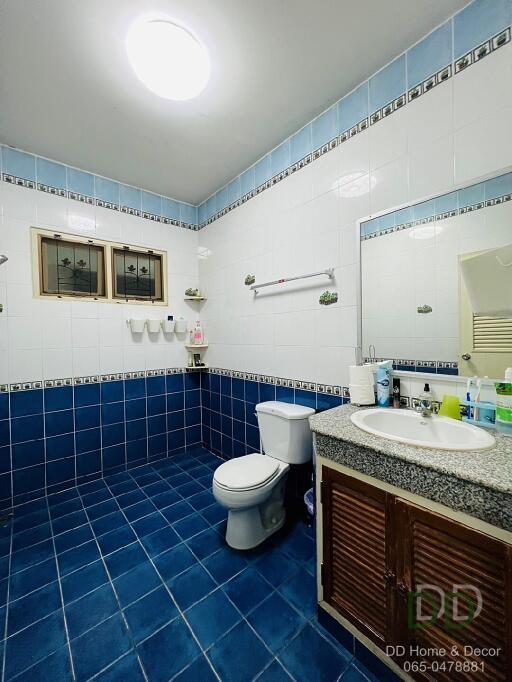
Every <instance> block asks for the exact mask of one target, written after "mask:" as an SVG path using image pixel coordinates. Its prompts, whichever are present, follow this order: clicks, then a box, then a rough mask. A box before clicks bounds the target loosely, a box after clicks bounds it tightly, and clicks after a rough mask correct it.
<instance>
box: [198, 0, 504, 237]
mask: <svg viewBox="0 0 512 682" xmlns="http://www.w3.org/2000/svg"><path fill="white" fill-rule="evenodd" d="M511 24H512V3H511V2H510V0H475V1H474V2H472V3H471V4H469V5H468V6H467V7H465V8H464V9H462V10H461V11H460V12H459V13H458V14H456V15H455V16H453V17H452V18H451V19H449V20H448V21H447V22H445V23H444V24H443V25H441V26H440V27H438V28H437V29H435V30H434V31H433V32H432V33H430V34H428V35H427V36H426V37H425V38H424V39H423V40H421V41H420V42H418V43H417V44H416V45H414V46H413V47H411V48H410V49H409V50H407V51H406V52H404V53H403V54H401V55H400V56H399V57H397V58H396V59H395V60H394V61H392V62H391V63H390V64H388V65H387V66H385V67H384V68H383V69H381V70H380V71H378V72H377V73H376V74H374V75H373V76H372V77H371V78H369V79H368V80H367V81H365V82H364V83H362V84H361V85H360V86H358V87H357V88H356V89H355V90H353V91H352V92H351V93H349V94H348V95H346V96H345V97H343V98H342V99H340V100H339V101H338V102H336V103H335V104H333V105H332V106H331V107H330V108H329V109H327V111H325V112H323V113H322V114H321V115H320V116H318V117H317V118H315V119H314V120H313V121H312V122H311V123H309V124H308V125H306V126H304V127H303V128H301V130H299V131H298V132H297V133H295V134H294V135H292V136H290V137H289V138H288V139H287V140H285V141H284V142H282V143H281V144H280V145H279V146H278V147H276V148H275V149H273V150H272V151H271V152H269V153H268V154H266V155H265V156H264V157H263V158H262V159H260V160H259V161H258V162H257V163H255V164H254V165H253V166H251V167H250V168H248V169H247V170H246V171H244V172H243V173H241V174H240V175H239V176H238V177H236V178H234V179H233V180H232V181H231V182H230V183H229V184H227V185H226V186H224V187H223V188H222V189H220V190H219V191H218V192H216V193H215V194H213V195H212V196H210V197H209V198H208V199H207V200H206V201H204V202H203V203H202V204H201V205H200V206H199V209H198V222H199V228H202V227H204V226H205V225H207V224H210V223H212V222H213V221H215V220H217V219H218V218H220V217H222V216H223V215H225V214H226V213H228V212H229V211H231V210H233V209H234V208H237V207H238V206H240V205H241V204H243V203H245V202H246V201H248V200H249V199H251V198H252V197H254V196H256V195H257V194H260V193H261V192H262V191H264V190H266V189H269V188H270V187H272V186H274V185H275V184H276V183H278V182H280V181H281V180H284V179H285V178H286V177H288V176H289V175H290V174H291V173H295V172H296V171H297V170H299V169H301V168H303V167H304V166H306V165H308V164H309V163H311V162H312V161H315V160H316V159H318V158H319V157H320V156H322V155H323V154H325V153H327V152H329V151H330V150H332V149H334V148H335V147H337V146H338V145H340V144H342V143H343V142H345V141H346V140H348V139H349V138H351V137H353V136H354V135H357V134H358V133H360V132H362V131H364V130H366V129H368V128H369V127H370V126H373V125H376V124H377V123H378V122H379V121H381V120H382V119H384V118H387V117H388V116H390V115H392V114H393V113H394V112H395V111H398V110H399V109H402V108H403V107H405V106H407V104H408V103H409V102H411V101H415V100H417V99H418V98H419V97H421V96H423V95H424V94H426V93H428V92H430V91H431V90H433V89H434V88H435V87H436V86H437V85H439V84H440V83H444V82H446V81H447V80H449V79H450V78H452V77H453V76H455V77H456V76H457V74H458V73H460V72H462V71H465V70H466V69H467V68H468V67H470V66H471V65H472V64H474V63H476V62H477V61H479V60H481V59H483V58H485V57H487V56H488V55H489V54H491V53H492V52H494V51H496V50H498V49H499V48H500V47H503V46H504V45H506V44H507V43H509V42H510V38H511ZM504 87H506V85H505V84H504Z"/></svg>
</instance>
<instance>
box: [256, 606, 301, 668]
mask: <svg viewBox="0 0 512 682" xmlns="http://www.w3.org/2000/svg"><path fill="white" fill-rule="evenodd" d="M247 620H248V621H249V623H250V624H251V625H252V627H253V628H254V629H255V630H256V632H257V633H258V634H259V636H260V637H261V638H262V639H263V641H264V642H265V644H266V645H267V646H268V648H269V649H271V650H272V651H273V652H274V654H277V653H278V651H280V650H281V649H282V648H283V647H284V646H285V645H286V644H287V643H288V642H289V641H290V640H291V639H292V638H293V636H294V635H295V634H297V632H298V631H299V630H300V628H301V627H302V626H303V625H304V624H305V620H304V618H303V617H302V616H301V615H300V614H299V613H297V611H295V609H293V608H292V607H291V606H289V605H288V604H287V603H286V602H285V601H284V599H283V598H282V597H281V596H279V594H277V592H273V593H272V594H271V595H270V597H268V598H267V599H265V601H263V602H262V603H261V604H260V605H259V606H258V607H256V608H255V609H254V611H252V612H251V613H250V614H249V616H248V617H247Z"/></svg>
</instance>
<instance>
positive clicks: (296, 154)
mask: <svg viewBox="0 0 512 682" xmlns="http://www.w3.org/2000/svg"><path fill="white" fill-rule="evenodd" d="M312 145H313V143H312V140H311V124H308V125H307V126H304V128H301V130H299V131H298V132H297V133H295V135H292V137H291V138H290V163H297V161H300V160H301V159H303V158H304V157H305V156H307V155H308V154H311V152H312V151H313V147H312Z"/></svg>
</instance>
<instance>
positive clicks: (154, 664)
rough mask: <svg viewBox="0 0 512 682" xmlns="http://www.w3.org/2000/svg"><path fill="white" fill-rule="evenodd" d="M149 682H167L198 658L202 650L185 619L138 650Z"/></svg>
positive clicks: (157, 634)
mask: <svg viewBox="0 0 512 682" xmlns="http://www.w3.org/2000/svg"><path fill="white" fill-rule="evenodd" d="M138 652H139V655H140V658H141V660H142V665H143V666H144V670H145V671H146V675H147V677H148V680H149V682H168V680H169V679H171V678H172V677H173V676H174V675H176V674H177V673H179V672H180V671H181V670H183V669H184V668H186V667H187V665H188V664H190V663H191V662H192V660H193V659H194V658H196V657H197V656H198V655H199V653H200V649H199V647H198V645H197V643H196V641H195V640H194V638H193V637H192V634H191V632H190V630H189V629H188V627H187V626H186V625H185V622H184V621H183V618H176V619H175V620H173V621H172V622H171V623H169V624H168V625H166V626H165V627H164V628H162V629H161V630H159V631H158V632H156V633H155V634H154V635H153V636H152V637H149V639H146V640H145V641H144V642H142V644H140V645H139V647H138Z"/></svg>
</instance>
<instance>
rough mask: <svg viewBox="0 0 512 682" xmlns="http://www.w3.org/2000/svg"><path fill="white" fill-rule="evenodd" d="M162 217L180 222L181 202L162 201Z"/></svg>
mask: <svg viewBox="0 0 512 682" xmlns="http://www.w3.org/2000/svg"><path fill="white" fill-rule="evenodd" d="M162 215H163V216H165V217H166V218H171V219H173V220H180V202H179V201H175V200H174V199H167V198H166V197H164V198H163V199H162Z"/></svg>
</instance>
